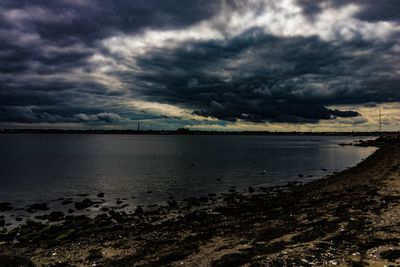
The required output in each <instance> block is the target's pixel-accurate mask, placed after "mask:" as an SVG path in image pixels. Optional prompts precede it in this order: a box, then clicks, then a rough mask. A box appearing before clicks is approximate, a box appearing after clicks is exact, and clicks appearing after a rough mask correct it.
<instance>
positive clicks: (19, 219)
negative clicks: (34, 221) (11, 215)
mask: <svg viewBox="0 0 400 267" xmlns="http://www.w3.org/2000/svg"><path fill="white" fill-rule="evenodd" d="M15 220H16V221H17V222H20V221H22V220H23V219H22V218H21V217H16V218H15Z"/></svg>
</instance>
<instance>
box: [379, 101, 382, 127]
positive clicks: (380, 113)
mask: <svg viewBox="0 0 400 267" xmlns="http://www.w3.org/2000/svg"><path fill="white" fill-rule="evenodd" d="M379 132H382V108H381V106H379Z"/></svg>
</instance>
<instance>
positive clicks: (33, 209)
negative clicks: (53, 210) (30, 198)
mask: <svg viewBox="0 0 400 267" xmlns="http://www.w3.org/2000/svg"><path fill="white" fill-rule="evenodd" d="M48 209H49V207H48V206H47V204H46V203H41V204H33V205H30V206H28V208H27V209H25V210H26V211H27V212H30V213H33V212H37V211H45V210H48Z"/></svg>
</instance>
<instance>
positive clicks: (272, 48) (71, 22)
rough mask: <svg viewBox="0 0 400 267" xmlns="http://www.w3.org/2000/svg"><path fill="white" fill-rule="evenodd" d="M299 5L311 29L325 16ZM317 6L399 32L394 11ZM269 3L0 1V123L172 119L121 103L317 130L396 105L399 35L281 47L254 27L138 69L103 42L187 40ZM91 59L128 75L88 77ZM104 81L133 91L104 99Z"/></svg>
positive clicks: (164, 53)
mask: <svg viewBox="0 0 400 267" xmlns="http://www.w3.org/2000/svg"><path fill="white" fill-rule="evenodd" d="M297 1H298V3H299V4H301V7H302V8H303V12H304V14H306V15H307V16H309V17H310V18H315V15H317V14H320V12H321V11H322V6H321V3H322V1H311V0H297ZM324 3H327V4H328V6H331V7H333V8H339V7H342V6H344V5H346V4H349V3H354V4H357V5H359V6H360V7H361V10H360V12H359V13H358V14H357V15H356V16H357V18H358V19H361V20H364V21H369V22H376V21H389V22H397V21H399V14H400V12H399V5H400V1H398V0H382V1H373V0H351V1H345V0H337V1H326V2H324ZM253 4H254V5H253ZM268 4H269V2H268V1H266V2H259V3H256V1H254V2H253V1H252V3H248V2H247V1H220V0H218V1H213V0H192V1H179V0H168V1H166V0H135V1H130V0H120V1H106V0H96V1H94V0H93V1H92V0H60V1H47V0H46V1H45V0H36V1H32V0H29V1H28V0H20V1H14V0H3V1H1V3H0V122H22V123H40V122H50V123H53V122H54V123H55V122H71V123H89V124H90V123H104V124H107V123H110V124H119V123H124V122H125V121H126V120H129V119H166V120H168V119H170V118H172V117H173V115H171V114H169V115H168V116H166V115H165V114H150V113H151V112H148V113H149V114H144V115H143V114H142V112H140V111H137V112H136V111H131V110H128V109H127V108H126V107H124V106H122V105H121V104H120V102H121V99H131V98H132V99H134V100H144V101H150V102H155V103H168V104H172V105H177V106H179V107H183V108H187V109H189V110H190V111H193V114H194V115H199V116H203V117H215V118H218V119H220V120H224V121H237V120H245V121H251V122H265V121H272V122H293V123H317V122H318V121H320V120H329V119H334V118H337V117H356V116H358V115H359V114H358V113H357V112H355V111H341V110H338V109H336V108H333V107H332V108H331V106H335V105H342V104H365V103H379V102H385V101H399V100H400V95H399V90H398V84H399V82H400V78H399V77H398V74H396V70H398V67H399V66H398V62H399V60H398V59H399V55H398V50H396V49H397V48H396V45H397V44H398V41H397V40H398V37H399V36H390V37H389V38H387V40H366V39H365V38H363V36H362V34H361V33H360V34H359V36H357V35H355V37H354V38H351V40H343V39H340V38H339V39H338V40H335V41H326V40H323V39H321V37H318V36H311V37H310V36H308V37H302V36H296V37H279V36H274V35H272V34H271V33H266V31H265V29H262V28H252V29H249V30H247V31H244V32H243V33H241V34H236V35H233V36H232V35H228V36H225V38H220V39H214V37H210V38H209V40H208V41H196V40H195V39H192V40H189V41H186V42H183V43H179V42H177V43H176V44H175V43H174V40H171V41H170V42H171V44H172V47H173V48H171V47H168V48H167V47H162V46H160V47H157V49H153V50H152V49H148V50H146V53H144V54H141V55H140V56H137V57H135V58H129V56H128V57H127V58H124V57H123V56H121V55H116V54H114V53H112V52H110V51H109V50H107V48H105V46H104V44H103V43H102V41H103V40H105V39H106V38H110V37H113V36H121V35H122V36H124V35H129V37H132V36H139V35H140V34H143V33H146V32H147V31H149V30H159V31H160V32H162V31H166V30H176V29H179V30H182V31H184V30H185V29H186V28H188V27H190V26H193V25H195V24H196V23H199V22H202V21H210V20H212V19H213V17H214V16H218V15H219V14H220V12H221V13H224V14H225V15H226V17H229V13H232V14H233V13H234V14H236V15H238V14H239V13H240V12H242V11H243V10H248V9H249V8H251V7H252V8H254V9H257V10H259V11H258V12H260V13H262V10H263V8H264V7H265V6H266V5H268ZM277 10H278V9H277ZM277 12H278V11H277ZM255 13H257V12H255ZM272 15H273V14H272ZM288 19H289V18H288ZM227 21H228V20H226V21H225V20H222V21H219V22H218V23H217V24H218V25H216V26H215V25H214V26H215V29H216V30H218V31H221V32H223V33H225V32H228V31H227V30H226V28H227V26H228V25H226V22H227ZM277 23H278V22H277ZM214 26H212V27H214ZM301 26H302V25H298V27H299V28H301ZM215 29H214V30H215ZM300 32H306V30H304V31H300ZM200 39H201V38H200ZM205 39H206V38H205ZM153 42H158V41H157V40H154V41H153ZM118 45H119V44H118V43H116V46H118ZM122 45H123V44H121V46H122ZM128 54H129V53H128ZM94 55H102V56H104V57H106V58H108V59H111V60H114V61H115V62H117V64H119V63H121V65H122V64H126V66H127V68H128V70H125V71H120V70H118V69H113V68H114V66H108V65H107V63H100V64H103V65H101V66H97V65H95V63H93V61H91V59H92V57H93V56H94ZM99 67H109V68H110V69H111V70H109V73H108V75H109V76H104V77H106V80H105V81H104V80H100V78H104V77H99V76H98V72H97V71H98V68H99ZM110 73H111V74H112V75H111V74H110ZM111 76H112V77H111ZM110 78H115V79H116V80H118V81H120V82H121V83H122V84H123V85H124V86H125V87H126V88H128V89H131V91H129V90H126V88H123V89H121V88H119V86H120V85H119V84H118V83H117V85H116V86H113V87H114V88H110V86H109V84H111V83H112V82H114V81H110ZM174 119H175V120H179V119H180V118H174Z"/></svg>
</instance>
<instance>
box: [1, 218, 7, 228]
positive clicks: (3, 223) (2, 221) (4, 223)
mask: <svg viewBox="0 0 400 267" xmlns="http://www.w3.org/2000/svg"><path fill="white" fill-rule="evenodd" d="M5 225H6V221H5V220H4V219H3V218H0V227H4V226H5Z"/></svg>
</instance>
